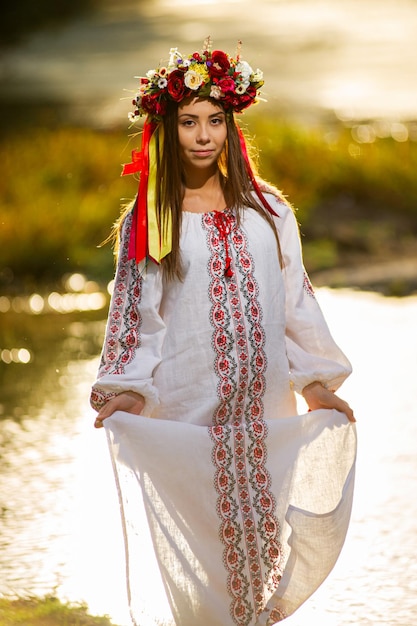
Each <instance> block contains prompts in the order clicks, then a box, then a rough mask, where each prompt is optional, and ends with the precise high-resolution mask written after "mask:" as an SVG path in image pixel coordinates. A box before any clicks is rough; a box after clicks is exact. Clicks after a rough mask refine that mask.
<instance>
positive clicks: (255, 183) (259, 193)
mask: <svg viewBox="0 0 417 626" xmlns="http://www.w3.org/2000/svg"><path fill="white" fill-rule="evenodd" d="M236 128H237V132H238V134H239V140H240V147H241V149H242V152H243V156H244V158H245V162H246V170H247V172H248V174H249V178H250V179H251V182H252V185H253V188H254V190H255V192H256V194H257V196H258V197H259V200H260V201H261V202H262V204H263V205H264V207H265V209H266V210H267V211H268V212H269V213H271V214H272V215H275V217H279V215H278V213H276V212H275V211H274V209H273V208H272V207H271V206H270V205H269V203H268V202H267V201H266V200H265V197H264V195H263V193H262V191H261V189H260V187H259V185H258V181H257V180H256V178H255V175H254V173H253V170H252V167H251V164H250V160H249V155H248V150H247V148H246V141H245V137H244V135H243V133H242V131H241V129H240V128H239V126H238V125H237V124H236Z"/></svg>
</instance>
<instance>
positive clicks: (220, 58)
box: [209, 50, 230, 91]
mask: <svg viewBox="0 0 417 626" xmlns="http://www.w3.org/2000/svg"><path fill="white" fill-rule="evenodd" d="M210 60H211V65H210V67H209V72H210V75H211V76H225V74H227V72H228V70H229V68H230V62H229V59H228V58H227V54H225V53H224V52H222V50H214V51H213V52H212V55H211V59H210ZM219 86H220V85H219ZM222 91H223V89H222Z"/></svg>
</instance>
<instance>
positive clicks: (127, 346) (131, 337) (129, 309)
mask: <svg viewBox="0 0 417 626" xmlns="http://www.w3.org/2000/svg"><path fill="white" fill-rule="evenodd" d="M127 220H129V221H128V222H127V223H126V225H125V228H127V235H126V236H125V237H124V243H123V247H122V249H121V250H120V260H119V265H118V272H117V276H116V280H115V285H114V292H113V298H112V303H111V306H110V312H109V319H108V323H107V333H106V343H105V346H104V348H103V354H102V358H101V363H100V368H99V377H102V376H104V375H105V374H109V373H112V374H123V372H124V368H125V366H126V365H127V364H128V363H130V361H131V360H132V358H133V356H134V354H135V351H136V350H137V348H138V347H139V345H140V326H141V323H142V320H141V317H140V314H139V310H138V305H139V303H140V299H141V295H142V278H141V275H140V272H139V270H138V265H137V264H136V263H135V261H134V260H129V259H128V247H129V236H128V233H129V231H130V226H131V216H130V215H129V217H128V218H127ZM129 272H130V273H131V278H130V280H129ZM126 300H127V305H126V304H125V303H126Z"/></svg>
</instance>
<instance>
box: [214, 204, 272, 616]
mask: <svg viewBox="0 0 417 626" xmlns="http://www.w3.org/2000/svg"><path fill="white" fill-rule="evenodd" d="M225 218H226V219H227V220H229V225H230V221H232V222H233V228H230V229H229V231H228V235H229V237H230V242H229V246H228V247H227V249H225V245H224V241H223V240H222V237H221V236H219V234H218V228H216V222H215V220H213V217H212V215H211V214H207V215H205V216H204V217H203V224H204V226H205V228H206V230H207V241H208V245H209V249H210V252H211V255H210V262H209V272H210V276H211V283H210V298H211V301H212V309H211V320H212V324H213V327H214V332H213V348H214V351H215V355H216V357H215V363H214V365H215V370H216V372H217V374H218V377H219V384H218V394H219V398H220V403H219V406H218V408H217V410H216V411H215V414H214V415H213V423H214V424H215V425H214V426H213V427H212V428H211V429H210V434H211V437H212V440H213V444H214V446H213V462H214V465H215V467H216V475H215V486H216V490H217V492H218V494H219V498H218V514H219V517H220V520H221V523H220V538H221V541H222V542H223V544H224V546H225V548H224V553H223V558H224V563H225V567H226V570H227V572H228V591H229V594H230V596H231V615H232V618H233V621H234V622H235V623H236V624H238V625H239V626H245V625H248V624H250V623H252V621H253V619H254V617H255V616H256V615H258V614H259V613H261V612H262V611H263V610H264V609H265V605H266V603H267V601H268V599H269V597H270V595H271V594H272V593H273V591H275V590H276V588H277V586H278V584H279V580H280V578H281V565H282V560H283V559H282V551H281V546H280V543H279V532H280V528H279V523H278V520H277V519H276V517H275V515H274V511H275V499H274V497H273V495H272V493H271V480H270V476H269V473H268V471H267V470H266V467H265V464H266V438H267V429H266V424H265V422H264V421H263V420H262V417H263V400H262V398H263V395H264V393H265V378H264V371H265V367H266V357H265V353H264V349H263V346H264V341H265V336H264V331H263V327H262V324H261V321H262V311H261V308H260V306H259V302H258V286H257V283H256V281H255V279H254V276H253V260H252V258H251V256H250V254H249V253H248V251H247V242H246V239H245V237H244V236H243V233H242V232H241V230H239V229H237V228H236V223H235V218H234V217H233V215H232V214H230V213H229V214H227V215H225ZM229 248H230V249H233V251H234V254H233V253H231V254H230V257H231V258H232V263H233V258H234V259H236V258H237V259H239V263H238V264H236V263H235V267H234V272H233V274H232V275H231V274H230V272H229V273H228V274H227V276H226V277H225V264H226V256H229V254H228V253H229ZM227 260H228V261H229V259H227Z"/></svg>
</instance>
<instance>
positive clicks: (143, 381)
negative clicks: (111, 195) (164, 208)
mask: <svg viewBox="0 0 417 626" xmlns="http://www.w3.org/2000/svg"><path fill="white" fill-rule="evenodd" d="M130 226H131V216H128V217H127V218H126V220H125V223H124V225H123V228H122V234H121V245H120V251H119V257H118V263H117V270H116V276H115V281H114V290H113V295H112V299H111V303H110V310H109V315H108V320H107V327H106V334H105V339H104V344H103V349H102V354H101V361H100V366H99V371H98V376H97V380H96V382H95V383H94V385H93V389H92V393H91V398H90V401H91V405H92V406H93V408H95V409H97V410H99V409H100V408H101V407H102V406H103V405H104V404H105V403H106V402H107V401H108V400H109V399H110V398H112V397H114V396H115V395H117V394H119V393H122V392H123V391H135V392H137V393H140V394H142V395H143V396H144V397H145V399H146V404H145V409H144V413H145V414H149V413H150V412H151V411H152V409H153V408H154V407H155V405H156V404H157V403H158V393H157V390H156V389H155V387H154V385H153V371H154V369H155V367H156V366H157V365H158V363H159V362H160V360H161V348H162V341H163V337H164V334H165V325H164V323H163V321H162V319H161V317H160V315H159V307H160V300H161V295H162V279H161V275H160V271H159V268H158V266H156V265H155V264H154V263H149V264H148V266H147V267H146V269H143V268H141V266H140V265H137V264H136V262H135V260H134V259H133V260H129V259H128V245H129V233H130Z"/></svg>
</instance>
